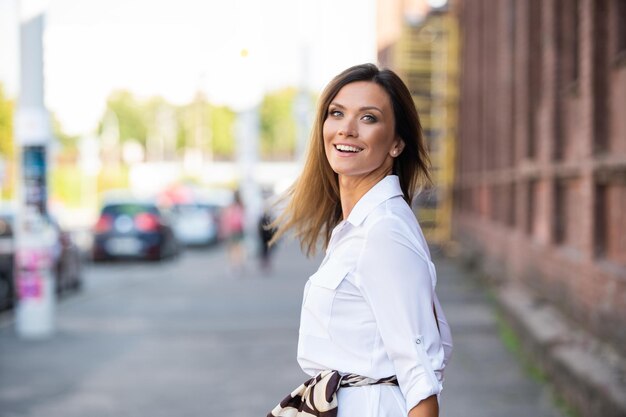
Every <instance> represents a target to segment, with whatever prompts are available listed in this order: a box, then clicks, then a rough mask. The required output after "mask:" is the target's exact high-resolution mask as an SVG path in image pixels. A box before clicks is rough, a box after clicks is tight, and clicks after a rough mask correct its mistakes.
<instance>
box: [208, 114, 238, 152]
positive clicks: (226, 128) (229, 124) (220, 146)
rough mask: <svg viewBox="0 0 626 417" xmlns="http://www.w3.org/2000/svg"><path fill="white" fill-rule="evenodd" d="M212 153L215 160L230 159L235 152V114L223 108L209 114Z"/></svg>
mask: <svg viewBox="0 0 626 417" xmlns="http://www.w3.org/2000/svg"><path fill="white" fill-rule="evenodd" d="M209 120H211V134H212V138H211V139H212V147H213V153H214V154H215V156H216V157H217V158H222V159H223V158H225V157H228V156H230V157H232V156H233V154H234V152H235V138H234V131H235V112H233V111H232V110H231V109H229V108H228V107H225V106H219V107H212V108H211V112H210V119H209Z"/></svg>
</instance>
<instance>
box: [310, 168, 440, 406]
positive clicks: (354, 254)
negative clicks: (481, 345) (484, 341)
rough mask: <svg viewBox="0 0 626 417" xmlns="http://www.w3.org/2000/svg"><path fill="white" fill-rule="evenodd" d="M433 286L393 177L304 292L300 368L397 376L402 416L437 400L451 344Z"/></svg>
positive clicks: (366, 200) (339, 235) (422, 244)
mask: <svg viewBox="0 0 626 417" xmlns="http://www.w3.org/2000/svg"><path fill="white" fill-rule="evenodd" d="M436 281H437V278H436V272H435V266H434V265H433V263H432V262H431V260H430V252H429V250H428V246H427V244H426V240H425V239H424V236H423V234H422V231H421V229H420V227H419V225H418V223H417V220H416V219H415V215H414V214H413V212H412V211H411V208H410V207H409V206H408V204H407V203H406V202H405V201H404V200H403V198H402V190H401V188H400V182H399V178H398V177H397V176H395V175H390V176H387V177H385V178H384V179H383V180H381V181H380V182H379V183H378V184H376V185H375V186H374V187H373V188H372V189H371V190H369V191H368V192H367V193H366V194H365V195H364V196H363V197H362V198H361V199H360V200H359V201H358V203H357V204H356V206H355V207H354V208H353V210H352V212H351V213H350V215H349V217H348V219H347V220H344V221H342V222H341V223H339V224H338V225H337V226H336V227H335V229H334V230H333V231H332V235H331V239H330V243H329V245H328V249H327V251H326V257H325V258H324V260H323V261H322V264H321V266H320V267H319V269H318V270H317V272H316V273H315V274H313V275H312V276H311V277H310V278H309V280H308V282H307V284H306V286H305V289H304V300H303V304H302V313H301V318H300V335H299V341H298V363H299V364H300V366H301V367H302V369H303V370H304V372H306V373H307V374H309V375H311V376H313V375H315V374H316V373H318V372H319V371H321V370H324V369H334V370H337V371H339V372H341V373H354V374H358V375H362V376H366V377H370V378H383V377H388V376H392V375H396V376H397V378H398V382H399V385H400V390H401V392H402V394H403V396H404V399H405V401H406V410H410V409H411V408H413V407H414V406H415V405H417V404H418V403H419V402H420V401H421V400H423V399H425V398H428V397H430V396H431V395H437V396H439V394H440V392H441V390H442V382H443V370H444V368H445V366H446V364H447V362H448V360H449V358H450V353H451V351H452V338H451V335H450V328H449V326H448V324H447V321H446V319H445V316H444V313H443V311H442V309H441V306H440V304H439V301H438V299H437V296H436V294H435V284H436ZM433 308H435V309H436V311H437V319H438V323H437V320H436V319H435V315H434V314H433ZM438 327H439V328H438Z"/></svg>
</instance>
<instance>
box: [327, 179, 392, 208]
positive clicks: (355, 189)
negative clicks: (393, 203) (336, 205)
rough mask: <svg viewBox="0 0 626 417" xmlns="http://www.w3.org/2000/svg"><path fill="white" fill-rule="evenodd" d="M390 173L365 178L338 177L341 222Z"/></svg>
mask: <svg viewBox="0 0 626 417" xmlns="http://www.w3.org/2000/svg"><path fill="white" fill-rule="evenodd" d="M389 174H390V172H386V171H384V172H381V173H378V174H376V175H369V176H366V177H350V176H345V175H339V197H340V200H341V212H342V214H343V220H346V219H347V218H348V217H349V216H350V213H351V212H352V209H353V208H354V206H356V204H357V203H358V202H359V200H360V199H361V197H363V196H364V195H365V194H366V193H367V192H368V191H369V190H371V189H372V187H374V186H375V185H376V184H378V183H379V182H380V181H381V180H382V179H383V178H385V177H386V176H387V175H389Z"/></svg>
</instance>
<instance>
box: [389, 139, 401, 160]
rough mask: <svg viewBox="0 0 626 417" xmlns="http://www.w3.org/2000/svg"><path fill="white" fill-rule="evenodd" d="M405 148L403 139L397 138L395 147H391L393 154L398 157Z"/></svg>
mask: <svg viewBox="0 0 626 417" xmlns="http://www.w3.org/2000/svg"><path fill="white" fill-rule="evenodd" d="M403 149H404V141H403V140H402V139H396V141H395V145H394V146H393V148H391V152H390V154H391V156H392V157H394V158H395V157H397V156H399V155H400V154H401V153H402V150H403Z"/></svg>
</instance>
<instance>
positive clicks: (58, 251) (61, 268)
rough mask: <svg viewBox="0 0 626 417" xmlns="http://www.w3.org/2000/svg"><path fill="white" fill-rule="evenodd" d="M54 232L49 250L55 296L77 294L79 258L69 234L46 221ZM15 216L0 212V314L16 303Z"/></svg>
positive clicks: (57, 225)
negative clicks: (69, 292) (72, 292)
mask: <svg viewBox="0 0 626 417" xmlns="http://www.w3.org/2000/svg"><path fill="white" fill-rule="evenodd" d="M47 220H48V222H49V224H50V226H51V227H52V228H53V229H54V236H55V239H56V240H55V242H54V246H53V247H52V248H51V249H52V253H53V259H54V266H53V271H52V272H53V274H54V285H55V290H56V293H57V295H65V294H66V293H67V292H68V291H76V290H79V289H80V288H81V286H82V282H83V281H82V256H81V253H80V250H79V249H78V247H77V246H76V244H75V243H74V240H73V239H72V236H71V234H70V233H69V232H67V231H65V230H63V229H62V228H61V227H60V226H59V224H58V223H57V222H56V220H55V219H53V218H52V217H48V219H47ZM14 232H15V213H14V212H13V211H11V210H3V211H0V311H1V310H6V309H10V308H11V307H13V305H14V303H15V301H16V299H15V295H16V294H15V276H14V274H15V266H14V265H15V234H14Z"/></svg>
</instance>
